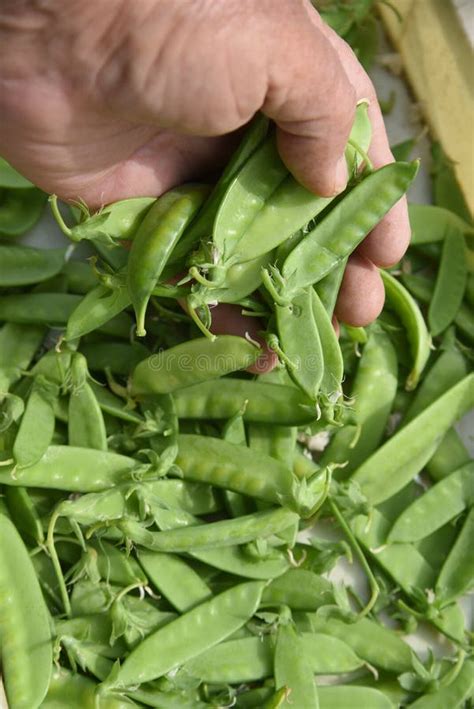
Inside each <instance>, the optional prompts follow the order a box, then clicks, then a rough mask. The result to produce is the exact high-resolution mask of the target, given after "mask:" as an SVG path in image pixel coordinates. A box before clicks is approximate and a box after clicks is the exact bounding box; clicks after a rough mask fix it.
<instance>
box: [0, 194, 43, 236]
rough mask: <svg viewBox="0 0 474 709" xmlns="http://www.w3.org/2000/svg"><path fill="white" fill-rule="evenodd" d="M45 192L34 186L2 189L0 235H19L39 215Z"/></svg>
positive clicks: (34, 222) (31, 224)
mask: <svg viewBox="0 0 474 709" xmlns="http://www.w3.org/2000/svg"><path fill="white" fill-rule="evenodd" d="M45 202H46V194H45V193H44V192H41V190H38V189H37V188H36V187H31V188H29V189H28V188H26V189H9V188H6V189H3V190H2V193H1V197H0V235H1V236H20V235H21V234H25V232H27V231H28V230H29V229H31V228H32V227H33V226H34V225H35V224H36V222H37V221H38V219H39V218H40V216H41V213H42V211H43V207H44V204H45Z"/></svg>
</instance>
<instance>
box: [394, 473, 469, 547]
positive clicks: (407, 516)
mask: <svg viewBox="0 0 474 709" xmlns="http://www.w3.org/2000/svg"><path fill="white" fill-rule="evenodd" d="M472 504H474V463H469V464H468V465H465V466H463V467H462V468H460V469H459V470H455V471H454V472H453V473H451V474H450V475H448V476H447V477H445V478H443V480H441V481H440V482H439V483H437V484H436V485H434V486H433V487H431V488H430V489H429V490H427V491H426V492H425V493H424V494H423V495H421V497H419V498H418V499H416V500H415V501H414V502H412V504H411V505H409V506H408V507H407V508H406V509H405V510H404V511H403V512H402V514H401V515H400V516H399V517H398V519H397V520H396V521H395V523H394V525H393V527H392V529H391V530H390V534H389V535H388V538H387V540H388V541H389V542H416V541H419V540H420V539H424V538H425V537H427V536H428V535H429V534H432V533H433V532H435V531H436V530H437V529H439V528H440V527H442V526H443V524H446V522H449V520H451V519H453V518H454V517H456V516H457V515H459V514H461V513H462V512H463V510H465V509H466V508H467V507H469V506H471V505H472Z"/></svg>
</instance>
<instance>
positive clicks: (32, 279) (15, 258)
mask: <svg viewBox="0 0 474 709" xmlns="http://www.w3.org/2000/svg"><path fill="white" fill-rule="evenodd" d="M66 253H67V250H66V249H34V248H32V247H30V246H17V245H14V244H8V245H5V246H0V287H1V288H11V287H13V286H26V285H31V284H33V283H41V282H42V281H46V280H48V278H52V277H53V276H55V275H57V274H58V273H59V272H60V271H61V269H62V267H63V264H64V259H65V258H66Z"/></svg>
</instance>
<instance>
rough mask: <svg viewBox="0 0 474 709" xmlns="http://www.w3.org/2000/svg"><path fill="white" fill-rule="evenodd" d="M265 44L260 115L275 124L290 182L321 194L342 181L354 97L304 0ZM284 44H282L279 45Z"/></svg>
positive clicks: (340, 185)
mask: <svg viewBox="0 0 474 709" xmlns="http://www.w3.org/2000/svg"><path fill="white" fill-rule="evenodd" d="M296 6H298V12H294V13H293V15H292V19H293V22H292V23H290V24H288V25H286V27H285V32H284V37H282V35H281V34H280V33H275V34H274V35H273V40H271V41H270V49H271V51H270V54H269V62H270V63H271V66H269V67H268V76H269V82H268V91H267V95H266V99H265V103H264V105H263V109H262V110H263V112H264V113H265V114H266V115H268V116H269V117H270V118H272V119H273V120H274V121H275V122H276V124H277V126H278V133H277V141H278V149H279V152H280V155H281V157H282V159H283V161H284V162H285V164H286V165H287V167H288V168H289V170H290V171H291V172H292V173H293V175H294V176H295V178H296V179H297V180H298V181H299V182H301V183H302V184H304V185H305V186H306V187H307V188H308V189H310V190H311V191H313V192H315V193H317V194H320V195H322V196H332V195H334V194H337V193H339V192H341V191H342V190H343V189H344V188H345V186H346V183H347V167H346V161H345V159H344V148H345V146H346V142H347V139H348V137H349V133H350V130H351V127H352V123H353V120H354V114H355V108H356V94H355V90H354V87H353V86H352V84H351V82H350V81H349V79H348V76H347V74H346V72H345V70H344V67H343V65H342V63H341V61H340V59H339V56H338V53H337V51H336V49H335V48H334V47H333V46H332V44H331V43H330V42H329V40H328V39H327V38H326V37H325V36H324V34H323V32H322V26H323V25H322V20H321V18H320V17H319V15H318V14H317V13H316V11H315V10H314V9H313V8H312V7H311V6H310V5H309V3H308V2H306V0H304V1H303V2H297V3H295V6H294V7H296ZM282 40H283V41H282Z"/></svg>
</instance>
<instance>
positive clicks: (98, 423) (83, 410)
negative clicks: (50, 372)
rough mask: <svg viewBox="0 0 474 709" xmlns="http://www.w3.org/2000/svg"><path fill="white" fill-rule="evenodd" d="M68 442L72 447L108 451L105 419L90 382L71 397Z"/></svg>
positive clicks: (72, 393) (85, 383) (71, 394)
mask: <svg viewBox="0 0 474 709" xmlns="http://www.w3.org/2000/svg"><path fill="white" fill-rule="evenodd" d="M68 440H69V445H70V446H76V447H78V448H94V449H95V450H99V451H106V450H107V433H106V431H105V423H104V417H103V415H102V411H101V409H100V406H99V402H98V401H97V398H96V396H95V393H94V391H93V389H92V388H91V386H90V385H89V383H88V382H84V383H83V384H82V385H81V386H80V387H78V389H77V390H76V391H71V393H70V395H69V408H68Z"/></svg>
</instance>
